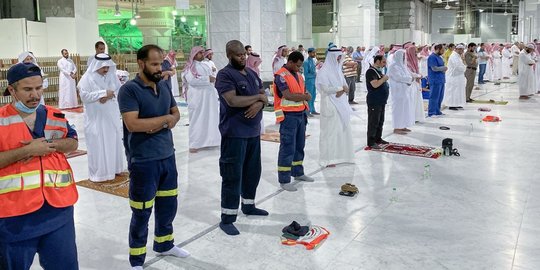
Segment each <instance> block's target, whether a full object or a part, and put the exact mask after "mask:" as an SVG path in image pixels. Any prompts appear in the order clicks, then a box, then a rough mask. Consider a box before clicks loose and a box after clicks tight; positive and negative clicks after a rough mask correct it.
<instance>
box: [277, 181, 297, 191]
mask: <svg viewBox="0 0 540 270" xmlns="http://www.w3.org/2000/svg"><path fill="white" fill-rule="evenodd" d="M280 186H281V188H282V189H284V190H286V191H291V192H293V191H297V190H298V189H297V188H296V187H295V186H294V185H293V184H292V183H287V184H280Z"/></svg>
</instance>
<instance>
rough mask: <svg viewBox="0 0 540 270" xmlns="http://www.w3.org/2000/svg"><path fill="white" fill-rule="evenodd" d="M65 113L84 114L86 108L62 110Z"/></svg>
mask: <svg viewBox="0 0 540 270" xmlns="http://www.w3.org/2000/svg"><path fill="white" fill-rule="evenodd" d="M62 111H64V112H74V113H83V112H84V107H77V108H71V109H62Z"/></svg>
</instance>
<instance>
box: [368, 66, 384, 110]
mask: <svg viewBox="0 0 540 270" xmlns="http://www.w3.org/2000/svg"><path fill="white" fill-rule="evenodd" d="M382 77H383V74H382V73H381V72H380V71H378V70H376V69H375V68H374V67H371V68H369V69H368V70H367V71H366V88H367V90H368V93H367V96H366V103H367V105H368V106H380V105H385V104H386V102H387V101H388V94H389V92H388V89H389V86H388V81H386V82H384V83H383V84H382V85H381V86H379V87H377V88H375V87H373V86H372V85H371V81H373V80H380V79H381V78H382Z"/></svg>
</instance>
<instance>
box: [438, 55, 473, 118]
mask: <svg viewBox="0 0 540 270" xmlns="http://www.w3.org/2000/svg"><path fill="white" fill-rule="evenodd" d="M466 69H467V66H466V65H465V63H463V60H462V59H461V56H460V55H459V54H458V53H457V52H453V53H452V54H451V55H450V58H448V70H447V71H446V85H445V89H444V98H443V103H444V104H445V105H446V106H448V107H463V106H465V101H466V99H467V98H466V96H465V86H466V84H467V79H466V78H465V70H466Z"/></svg>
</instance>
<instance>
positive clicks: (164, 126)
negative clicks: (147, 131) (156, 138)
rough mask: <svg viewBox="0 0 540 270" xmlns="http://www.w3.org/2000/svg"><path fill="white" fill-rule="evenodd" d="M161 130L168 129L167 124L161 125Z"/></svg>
mask: <svg viewBox="0 0 540 270" xmlns="http://www.w3.org/2000/svg"><path fill="white" fill-rule="evenodd" d="M161 127H162V128H163V129H166V128H169V124H167V123H163V126H161Z"/></svg>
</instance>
